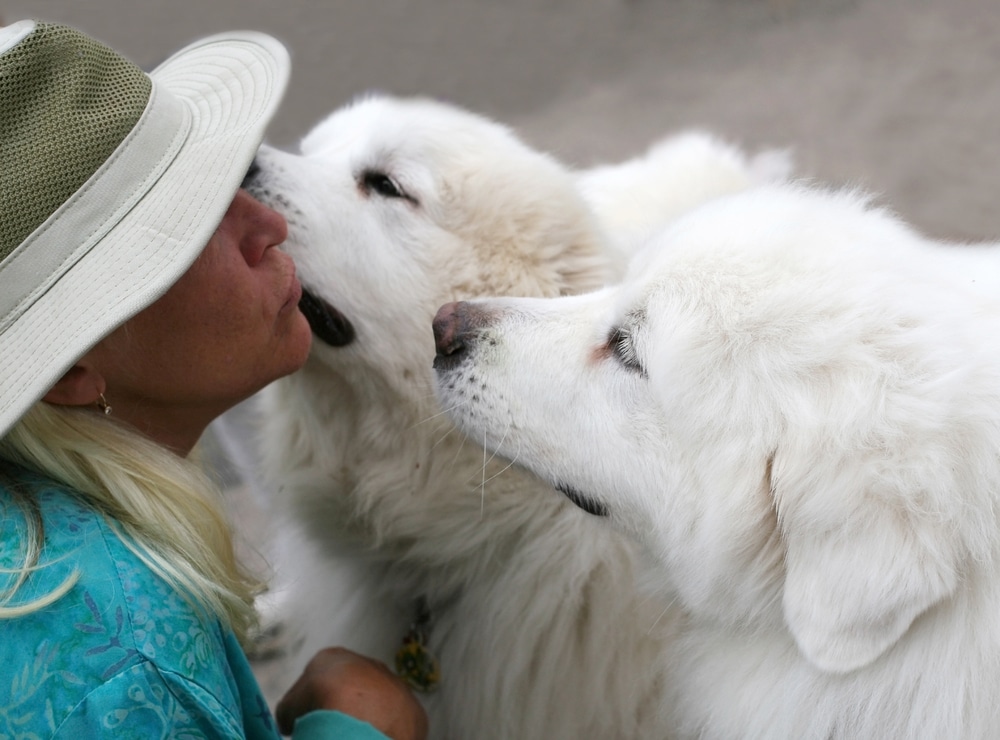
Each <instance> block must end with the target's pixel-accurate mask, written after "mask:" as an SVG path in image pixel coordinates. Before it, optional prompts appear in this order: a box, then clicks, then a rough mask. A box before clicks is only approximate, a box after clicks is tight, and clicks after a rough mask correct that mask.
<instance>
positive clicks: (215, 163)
mask: <svg viewBox="0 0 1000 740" xmlns="http://www.w3.org/2000/svg"><path fill="white" fill-rule="evenodd" d="M288 71H289V61H288V54H287V52H286V51H285V48H284V47H283V46H282V45H281V44H280V43H279V42H278V41H276V40H275V39H273V38H271V37H269V36H265V35H263V34H259V33H254V32H237V33H227V34H220V35H217V36H212V37H209V38H206V39H203V40H202V41H198V42H196V43H194V44H192V45H190V46H188V47H186V48H185V49H183V50H181V51H179V52H178V53H177V54H175V55H174V56H172V57H171V58H170V59H168V60H167V61H166V62H164V63H163V64H162V65H160V66H159V67H158V68H157V69H156V70H154V71H153V72H152V73H150V74H148V75H147V74H146V73H144V72H143V71H142V70H141V69H139V68H138V67H136V66H135V65H134V64H132V63H131V62H129V61H128V60H127V59H125V58H124V57H122V56H121V55H120V54H118V53H117V52H115V51H114V50H112V49H109V48H108V47H107V46H105V45H103V44H101V43H99V42H97V41H95V40H94V39H92V38H90V37H88V36H86V35H84V34H82V33H80V32H79V31H76V30H74V29H72V28H67V27H65V26H58V25H53V24H48V23H42V22H36V21H21V22H19V23H15V24H14V25H12V26H7V27H6V28H0V214H2V215H0V436H2V435H4V434H6V433H7V431H9V429H10V428H11V426H12V425H13V424H14V423H15V422H16V421H17V420H18V419H19V418H20V417H21V416H22V415H23V414H24V413H25V412H26V411H27V410H28V408H29V407H30V406H31V405H32V404H34V403H35V402H36V401H38V400H39V399H40V398H41V397H42V396H43V395H44V394H45V393H46V392H47V390H48V389H49V388H51V387H52V386H53V385H54V384H55V383H56V381H57V380H58V379H59V378H60V377H61V376H62V375H63V374H64V373H65V372H66V371H67V370H68V369H69V368H70V367H72V366H73V364H74V363H75V362H76V361H77V360H78V359H79V358H80V357H82V356H83V355H84V354H86V352H87V351H88V350H89V349H90V348H91V347H92V346H93V345H94V344H96V343H97V342H98V341H100V340H101V339H102V338H103V337H104V336H106V335H107V334H109V333H110V332H111V331H112V330H114V329H115V328H116V327H118V326H119V325H120V324H122V323H123V322H125V321H126V320H127V319H129V318H130V317H132V316H134V315H135V314H136V313H138V312H139V311H141V310H142V309H143V308H145V307H146V306H148V305H149V304H150V303H152V302H153V301H155V300H156V299H157V298H159V297H160V296H161V295H162V294H163V293H164V292H165V291H166V290H167V289H168V288H169V287H170V286H171V285H173V283H174V282H175V281H176V280H177V279H178V278H179V277H180V276H181V275H183V274H184V272H185V271H186V270H187V269H188V267H190V265H191V263H192V262H193V261H194V260H195V258H196V257H197V256H198V255H199V254H200V253H201V251H202V249H203V248H204V246H205V245H206V244H207V243H208V241H209V239H210V238H211V236H212V234H213V232H214V231H215V229H216V227H217V226H218V225H219V222H220V221H221V220H222V217H223V216H224V215H225V212H226V210H227V208H228V206H229V204H230V202H231V201H232V199H233V197H234V196H235V194H236V191H237V190H238V189H239V186H240V182H241V181H242V179H243V176H244V175H245V174H246V171H247V169H248V168H249V166H250V164H251V162H252V161H253V157H254V154H255V152H256V150H257V147H258V146H259V145H260V142H261V140H262V138H263V136H264V130H265V128H266V126H267V123H268V121H269V120H270V118H271V116H272V114H273V113H274V111H275V108H276V107H277V105H278V102H279V101H280V98H281V96H282V93H283V92H284V88H285V84H286V82H287V79H288ZM219 290H225V286H222V285H220V286H219Z"/></svg>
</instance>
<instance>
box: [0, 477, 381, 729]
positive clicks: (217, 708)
mask: <svg viewBox="0 0 1000 740" xmlns="http://www.w3.org/2000/svg"><path fill="white" fill-rule="evenodd" d="M0 473H2V475H0V593H3V589H6V588H8V587H9V586H10V585H11V584H12V583H13V582H14V575H12V573H11V570H12V569H17V568H19V567H20V565H21V562H22V559H23V545H24V537H25V521H26V520H25V515H24V511H23V509H22V507H21V506H20V505H19V504H18V503H16V502H15V500H14V498H13V497H12V496H11V493H10V489H9V486H10V485H16V486H18V488H19V489H21V490H23V491H25V492H26V493H27V494H28V498H29V500H31V501H33V502H35V503H36V504H37V506H38V509H39V512H40V514H41V517H42V521H43V523H44V540H45V542H44V547H43V550H42V555H41V558H40V561H39V566H40V567H38V568H37V569H36V570H35V571H34V572H33V573H32V574H31V575H30V576H29V578H28V579H27V581H26V582H25V583H24V584H23V585H22V586H21V587H20V588H19V589H18V590H17V592H16V594H15V595H14V598H13V599H12V600H11V601H9V602H7V603H6V604H4V605H3V606H6V607H7V608H10V607H14V606H16V605H18V604H21V603H25V602H27V601H30V600H33V599H35V598H38V597H40V596H44V595H46V594H50V593H52V591H53V590H54V589H55V588H56V587H58V586H59V585H60V584H61V583H63V582H64V580H65V579H66V578H67V577H68V576H69V575H70V574H71V573H73V572H74V571H77V572H78V573H79V578H78V580H77V581H76V583H75V585H74V586H73V587H72V589H70V591H69V592H68V593H67V594H66V595H64V596H63V597H61V598H60V599H58V600H57V601H55V602H54V603H53V604H51V605H49V606H47V607H45V608H44V609H41V610H39V611H33V612H31V613H30V614H28V615H26V616H21V617H15V618H10V619H0V740H8V739H9V740H14V739H17V740H29V739H34V738H73V740H80V739H81V738H98V737H114V738H121V739H122V740H125V739H126V738H137V739H138V738H141V739H142V740H150V738H179V739H184V740H196V739H198V738H249V739H251V740H258V739H264V738H267V739H268V740H274V739H275V738H278V737H279V733H278V731H277V728H276V726H275V722H274V720H273V718H272V716H271V712H270V711H269V709H268V707H267V704H266V703H265V702H264V699H263V697H262V696H261V692H260V689H259V688H258V685H257V682H256V680H255V679H254V676H253V673H252V672H251V670H250V666H249V664H248V662H247V659H246V656H245V655H244V653H243V650H242V649H241V648H240V646H239V644H238V643H237V641H236V638H235V636H234V635H233V633H232V632H231V631H230V630H228V629H226V628H225V627H223V626H222V624H221V623H220V622H219V621H218V620H216V619H213V618H209V617H207V616H206V615H204V614H202V613H200V612H199V611H197V610H195V609H193V608H192V607H191V606H190V605H189V604H188V603H187V602H186V601H185V600H184V599H183V598H182V597H181V596H180V595H179V594H178V593H177V592H176V591H175V590H174V589H173V588H172V587H171V586H169V585H168V584H167V583H166V582H164V581H163V580H162V579H161V578H159V577H158V576H157V575H155V574H154V573H153V572H152V571H151V570H150V569H149V568H147V567H146V565H144V564H143V562H142V561H141V560H139V558H138V557H136V556H135V555H134V554H133V553H132V552H131V551H130V550H129V549H128V548H127V547H126V546H125V544H124V543H123V542H122V541H121V539H120V538H119V537H118V536H117V535H116V534H115V533H114V532H113V531H112V530H111V528H110V527H109V525H108V523H107V521H106V520H105V519H104V518H103V517H102V516H101V515H99V514H98V513H96V512H95V511H94V510H93V509H91V508H90V507H88V506H87V505H86V503H84V502H83V501H82V500H81V499H79V498H78V497H76V496H75V495H74V494H73V493H72V492H70V491H68V490H66V489H65V488H64V487H62V486H60V485H58V484H55V483H52V482H51V481H47V480H45V479H43V478H40V477H37V476H35V475H32V474H29V473H26V472H23V471H19V470H17V469H13V468H11V467H9V466H4V467H2V468H0ZM293 737H294V738H297V739H301V740H307V739H308V738H320V737H323V738H340V739H341V740H368V739H374V738H383V737H384V736H383V735H382V734H380V733H379V732H377V731H376V730H375V729H374V728H372V727H371V725H369V724H367V723H364V722H360V721H358V720H355V719H353V718H351V717H348V716H346V715H343V714H340V713H339V712H327V711H320V712H312V713H310V714H309V715H306V717H304V718H303V719H302V720H300V721H299V722H298V723H297V725H296V728H295V734H294V735H293Z"/></svg>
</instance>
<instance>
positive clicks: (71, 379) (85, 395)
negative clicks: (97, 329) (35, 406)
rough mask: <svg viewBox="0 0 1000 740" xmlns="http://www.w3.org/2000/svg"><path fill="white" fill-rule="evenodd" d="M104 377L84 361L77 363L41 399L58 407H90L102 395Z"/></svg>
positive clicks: (104, 383) (104, 382) (104, 384)
mask: <svg viewBox="0 0 1000 740" xmlns="http://www.w3.org/2000/svg"><path fill="white" fill-rule="evenodd" d="M106 387H107V383H106V381H105V380H104V377H103V376H102V375H101V374H100V373H99V372H98V371H97V370H96V369H95V368H94V367H93V366H92V365H91V364H90V363H87V362H85V361H81V362H78V363H77V364H76V365H74V366H73V367H71V368H70V369H69V370H67V371H66V373H65V375H63V376H62V377H61V378H59V380H58V381H57V382H56V384H55V385H54V386H52V388H51V389H50V390H49V392H48V393H46V394H45V395H44V396H43V397H42V400H43V401H47V402H48V403H54V404H57V405H59V406H90V405H93V404H95V403H97V400H98V399H99V398H100V397H101V394H102V393H104V390H105V388H106Z"/></svg>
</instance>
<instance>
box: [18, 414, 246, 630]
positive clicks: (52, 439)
mask: <svg viewBox="0 0 1000 740" xmlns="http://www.w3.org/2000/svg"><path fill="white" fill-rule="evenodd" d="M0 457H2V458H5V459H7V460H9V461H10V462H13V463H16V464H19V465H22V466H24V467H27V468H31V469H33V470H35V471H37V472H39V473H42V474H44V475H47V476H49V477H51V478H53V479H55V480H57V481H59V482H60V483H63V484H65V485H66V486H69V487H70V488H73V489H75V490H76V491H78V492H79V493H80V494H81V495H82V496H84V497H85V499H86V500H87V501H88V502H89V503H90V504H91V505H93V506H94V507H95V508H96V509H97V510H98V511H100V512H101V513H102V514H104V516H105V517H106V518H107V519H108V521H109V522H110V523H111V525H112V528H113V530H114V531H115V532H116V533H117V534H118V536H119V537H120V538H121V540H122V542H123V543H124V544H125V545H126V546H127V547H128V548H129V549H131V550H132V551H133V552H134V553H135V554H136V555H137V556H138V557H139V558H140V559H141V560H142V561H143V562H144V563H145V564H146V565H147V566H149V568H150V569H152V570H153V571H154V572H155V573H157V574H158V575H159V576H161V577H162V578H163V579H164V580H166V581H167V582H168V583H170V584H171V585H172V586H174V588H176V589H177V590H178V591H179V592H180V593H181V594H182V595H183V596H184V597H185V598H186V599H187V600H188V601H189V602H190V603H192V604H193V605H194V606H196V607H199V608H201V609H204V610H206V611H207V612H209V613H211V614H212V615H215V616H218V617H219V618H220V619H221V620H222V621H223V622H224V623H225V624H227V625H228V626H230V627H232V629H233V631H234V632H235V633H236V635H237V637H238V638H239V639H240V641H241V642H243V641H245V640H246V639H247V637H248V636H249V634H250V633H251V631H252V630H253V628H255V627H256V624H257V619H256V612H255V611H254V608H253V598H254V596H255V595H256V594H257V593H259V591H260V584H259V583H258V582H256V581H255V580H254V579H253V578H251V577H250V576H249V575H248V574H247V572H246V571H245V570H244V569H243V568H242V567H241V566H240V564H239V562H238V560H237V558H236V554H235V550H234V547H233V538H232V532H231V530H230V528H229V524H228V521H227V519H226V516H225V513H224V512H223V510H222V507H221V494H220V491H219V488H218V486H217V485H216V484H215V483H213V482H212V481H211V479H210V478H209V476H208V475H207V474H206V473H205V472H204V471H203V470H202V469H201V468H200V467H199V466H198V465H197V464H196V463H194V462H192V461H190V460H186V459H184V458H182V457H180V456H178V455H176V454H174V453H173V452H171V451H169V450H167V449H166V448H164V447H161V446H160V445H158V444H156V443H154V442H152V441H150V440H148V439H146V438H144V437H142V436H141V435H140V434H138V433H136V432H134V431H131V430H130V429H128V428H126V427H125V426H124V425H122V424H119V423H116V422H115V421H113V420H110V419H106V418H105V417H103V416H101V415H98V414H95V413H93V412H92V411H90V410H81V409H75V408H69V407H61V406H54V405H50V404H47V403H45V402H39V403H37V404H35V406H34V407H32V409H31V410H30V411H29V412H28V413H27V414H26V415H25V416H24V417H23V418H22V419H21V420H20V421H19V422H18V423H17V425H15V426H14V428H13V429H12V430H11V431H10V432H8V434H7V435H6V436H5V437H3V438H2V439H0ZM20 497H21V499H22V503H26V504H27V505H26V506H25V513H26V516H27V519H28V522H29V523H28V529H27V535H28V536H27V537H26V546H25V553H24V560H23V566H22V568H21V569H20V571H19V572H17V573H16V574H15V575H16V578H15V579H14V583H13V585H12V586H11V587H10V588H8V589H6V593H5V594H4V593H0V597H2V601H0V619H3V618H9V617H14V616H20V615H22V614H25V613H30V612H31V611H34V610H37V609H41V608H43V607H45V606H46V605H47V604H50V603H52V602H53V601H55V600H56V599H58V598H59V597H60V596H62V595H63V594H64V593H66V592H67V591H68V590H69V589H70V588H71V587H72V585H73V583H74V582H75V580H76V577H77V574H74V575H72V576H70V577H69V578H68V579H67V580H66V581H65V582H64V583H63V584H61V585H60V586H59V587H57V588H56V589H55V590H54V591H53V592H52V593H50V594H48V595H46V596H43V597H41V598H40V599H36V600H34V601H32V602H30V603H29V604H22V605H19V606H14V607H6V606H4V605H3V602H6V601H9V600H10V598H11V597H12V596H13V593H14V591H16V590H17V588H18V587H19V586H20V585H21V583H23V582H24V580H25V579H26V578H27V575H28V574H29V573H30V572H31V571H32V570H34V569H35V568H36V567H37V560H38V555H39V551H40V544H41V543H40V540H41V520H40V516H39V515H38V511H37V507H34V506H33V505H32V503H31V502H30V501H25V499H27V496H26V495H23V494H22V495H21V496H20Z"/></svg>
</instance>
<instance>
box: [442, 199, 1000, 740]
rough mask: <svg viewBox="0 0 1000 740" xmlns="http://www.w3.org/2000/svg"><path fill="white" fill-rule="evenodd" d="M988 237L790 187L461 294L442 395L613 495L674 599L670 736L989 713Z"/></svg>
mask: <svg viewBox="0 0 1000 740" xmlns="http://www.w3.org/2000/svg"><path fill="white" fill-rule="evenodd" d="M998 249H1000V248H998V247H996V246H989V245H984V246H979V247H974V246H965V247H958V246H946V245H941V244H935V243H931V242H929V241H928V240H925V239H924V238H922V237H921V236H920V235H918V234H916V233H914V232H913V231H912V230H910V229H909V228H907V227H906V226H905V225H903V224H902V223H900V222H899V221H898V220H897V219H896V218H894V217H893V216H892V215H890V214H887V213H886V212H884V211H883V210H880V209H878V208H875V207H873V206H871V205H870V204H869V203H867V202H865V200H864V199H863V198H861V197H859V196H858V195H856V194H850V193H829V192H821V191H817V190H809V189H805V188H802V187H798V186H792V185H785V186H776V187H773V188H771V187H769V188H761V189H757V190H754V191H751V192H748V193H743V194H737V195H733V196H730V197H726V198H721V199H718V200H715V201H713V202H712V203H709V204H706V205H705V206H703V207H701V208H698V209H696V210H695V211H693V212H692V213H690V214H688V215H686V216H684V217H682V218H680V219H678V220H677V221H675V222H674V223H673V224H671V225H670V226H669V227H668V228H666V229H665V230H664V231H662V232H661V233H660V234H659V235H658V236H657V237H656V238H655V239H654V240H653V241H652V243H650V244H649V245H647V247H646V248H645V250H646V251H644V252H643V253H642V254H641V256H640V257H639V258H637V260H636V262H635V264H634V265H633V266H632V268H631V269H630V271H629V274H628V276H627V277H626V279H625V281H624V283H623V284H622V285H621V286H619V287H615V288H608V289H606V290H603V291H599V292H596V293H593V294H591V295H586V296H578V297H569V298H558V299H554V300H539V299H509V300H487V301H476V302H473V303H470V304H465V305H459V306H458V307H457V308H456V307H452V314H451V315H452V316H453V317H458V316H460V317H461V321H458V320H457V319H454V320H453V321H451V322H449V323H447V324H446V326H447V327H450V328H451V329H452V330H454V332H455V333H456V334H458V335H460V337H461V342H457V343H456V342H454V341H453V342H452V343H451V345H450V346H449V353H447V357H446V358H442V359H440V360H439V365H440V370H439V374H438V375H439V377H438V383H439V393H440V395H441V398H442V402H443V404H444V405H445V406H446V407H448V408H451V409H452V411H451V412H450V413H451V415H452V416H454V417H455V418H456V419H457V420H459V422H460V425H461V426H462V428H464V429H465V430H466V431H468V432H469V433H470V434H472V435H473V436H474V437H477V438H479V439H481V440H482V441H483V442H484V444H486V445H487V448H488V449H489V450H490V451H491V452H492V451H494V450H496V451H498V452H499V453H500V454H503V455H507V456H509V457H511V458H513V459H515V460H516V461H517V463H519V464H520V465H523V466H525V467H527V468H530V469H532V470H534V471H535V472H537V473H538V474H539V475H541V476H542V477H544V478H546V479H548V480H550V481H552V482H553V483H555V484H557V485H559V486H561V487H563V488H564V489H566V490H571V491H573V492H574V493H573V495H575V496H576V497H577V498H578V500H580V501H581V502H586V501H589V502H590V504H589V505H590V506H595V505H600V506H603V507H605V509H606V512H607V520H608V521H609V522H610V523H611V524H612V525H613V526H614V528H615V529H617V530H619V531H623V532H625V533H628V534H629V535H631V536H632V537H633V538H634V539H635V540H636V541H638V542H641V543H642V545H643V546H644V549H645V550H646V551H648V553H649V554H650V555H651V558H650V562H651V563H652V567H651V570H650V571H649V573H650V578H651V580H652V582H653V583H654V585H655V586H656V587H657V588H658V589H659V590H660V592H661V594H662V595H663V596H664V597H665V599H666V600H667V601H668V602H669V603H672V604H674V605H675V607H676V608H678V609H679V610H680V611H681V612H682V615H683V616H682V617H681V618H680V627H679V636H678V640H677V642H676V643H675V647H674V651H673V652H672V653H671V654H670V655H669V656H668V657H665V658H664V663H663V664H662V667H663V668H664V671H665V675H666V685H667V686H668V687H670V691H669V692H668V693H669V694H670V697H669V699H668V700H667V702H666V705H667V706H669V707H671V709H672V710H673V711H674V712H675V714H674V717H675V719H676V721H677V724H676V728H677V729H678V730H679V731H680V734H681V735H682V736H685V737H697V738H720V739H725V740H731V739H732V738H816V739H824V740H825V739H826V738H851V739H855V738H871V739H881V738H993V737H1000V702H998V701H997V696H998V695H1000V589H998V587H1000V528H998V524H1000V522H998V505H997V504H998V494H1000V343H998V342H997V336H998V335H1000V291H998V290H997V289H996V288H997V286H998V284H1000V283H998V277H1000V252H998ZM456 322H457V323H456ZM453 339H454V337H453ZM459 345H461V349H459V348H458V347H459Z"/></svg>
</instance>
